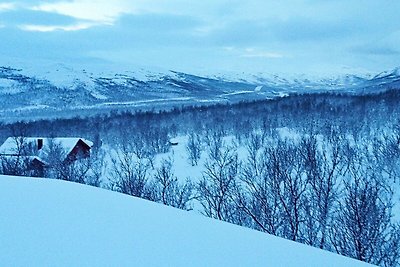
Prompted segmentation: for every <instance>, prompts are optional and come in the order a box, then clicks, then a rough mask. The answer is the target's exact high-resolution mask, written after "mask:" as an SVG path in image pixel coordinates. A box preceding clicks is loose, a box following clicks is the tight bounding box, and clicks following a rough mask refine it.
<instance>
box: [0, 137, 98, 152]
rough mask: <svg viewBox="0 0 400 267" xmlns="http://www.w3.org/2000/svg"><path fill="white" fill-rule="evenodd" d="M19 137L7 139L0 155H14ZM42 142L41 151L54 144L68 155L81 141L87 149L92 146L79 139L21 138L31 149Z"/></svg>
mask: <svg viewBox="0 0 400 267" xmlns="http://www.w3.org/2000/svg"><path fill="white" fill-rule="evenodd" d="M19 138H21V137H17V138H15V137H9V138H7V140H6V141H5V142H4V143H3V144H2V145H1V146H0V155H15V154H17V153H18V148H17V142H18V141H17V140H18V139H19ZM40 139H41V140H43V147H42V149H41V150H46V148H48V147H49V144H50V142H54V143H55V144H58V145H60V146H61V147H62V148H63V150H64V151H65V153H67V154H69V153H70V152H71V151H72V149H74V147H75V146H76V144H77V143H78V142H79V140H81V141H82V142H84V143H85V144H87V145H88V146H89V147H92V146H93V143H92V142H91V141H89V140H87V139H84V138H79V137H56V138H48V137H26V138H23V142H24V143H25V144H32V145H33V147H37V144H38V140H40Z"/></svg>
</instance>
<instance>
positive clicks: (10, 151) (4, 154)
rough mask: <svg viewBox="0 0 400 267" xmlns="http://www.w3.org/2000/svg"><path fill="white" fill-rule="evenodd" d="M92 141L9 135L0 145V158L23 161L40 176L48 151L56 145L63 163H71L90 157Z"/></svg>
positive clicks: (72, 138)
mask: <svg viewBox="0 0 400 267" xmlns="http://www.w3.org/2000/svg"><path fill="white" fill-rule="evenodd" d="M92 146H93V143H92V142H91V141H89V140H86V139H84V138H74V137H57V138H44V137H9V138H7V140H6V141H5V142H4V143H3V144H2V145H1V146H0V158H3V159H6V160H7V161H11V162H16V161H24V162H25V164H26V165H27V166H28V168H32V171H37V174H38V175H37V176H41V174H42V173H43V171H44V168H45V167H46V165H47V163H46V160H45V159H47V158H48V153H51V150H52V149H54V148H55V147H57V148H58V149H60V150H61V151H60V152H61V155H62V156H63V158H62V159H61V160H62V161H63V162H64V163H67V164H68V163H72V162H74V161H75V160H77V159H79V158H87V157H90V150H91V148H92Z"/></svg>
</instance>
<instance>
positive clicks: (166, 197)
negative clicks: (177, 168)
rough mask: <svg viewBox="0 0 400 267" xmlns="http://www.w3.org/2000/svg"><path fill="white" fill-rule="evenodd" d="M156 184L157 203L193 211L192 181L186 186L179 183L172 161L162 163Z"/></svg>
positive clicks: (158, 170)
mask: <svg viewBox="0 0 400 267" xmlns="http://www.w3.org/2000/svg"><path fill="white" fill-rule="evenodd" d="M155 183H156V184H155V186H154V187H153V189H155V190H156V191H157V194H158V196H157V199H156V201H159V202H161V203H163V204H164V205H168V206H172V207H175V208H179V209H183V210H191V209H192V207H191V203H190V202H191V200H193V185H192V183H191V182H190V180H186V182H185V183H184V184H181V183H179V181H178V178H177V177H176V176H175V175H174V174H173V170H172V160H171V159H166V160H163V161H162V163H161V166H160V167H159V168H158V169H157V170H156V175H155Z"/></svg>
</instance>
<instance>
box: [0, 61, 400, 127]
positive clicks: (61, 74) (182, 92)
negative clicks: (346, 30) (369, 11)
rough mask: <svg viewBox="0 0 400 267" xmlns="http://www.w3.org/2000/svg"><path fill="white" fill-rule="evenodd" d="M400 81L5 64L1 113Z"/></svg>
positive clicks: (389, 75) (396, 73) (390, 75)
mask: <svg viewBox="0 0 400 267" xmlns="http://www.w3.org/2000/svg"><path fill="white" fill-rule="evenodd" d="M399 86H400V70H399V69H395V70H393V71H391V72H382V73H380V74H378V75H375V76H372V75H350V74H348V75H340V76H335V77H308V76H306V75H291V76H280V75H277V74H262V73H257V74H252V75H245V74H236V75H226V74H225V75H213V76H210V75H202V76H198V75H192V74H187V73H182V72H176V71H165V70H151V71H148V70H146V69H143V68H135V70H134V71H129V70H128V71H122V70H120V69H118V68H114V67H110V68H109V69H108V68H107V67H103V69H98V68H97V69H96V70H94V69H93V68H91V69H87V68H82V67H69V66H66V65H64V64H50V65H45V66H32V67H24V68H22V69H21V68H14V67H8V66H5V67H0V106H1V107H2V108H1V109H0V116H1V117H2V118H3V120H6V119H20V118H34V117H35V116H39V117H40V116H43V114H47V115H48V114H53V115H54V116H61V114H66V113H68V114H69V115H71V116H72V115H75V116H76V115H79V114H81V113H82V112H83V111H85V112H89V111H92V112H105V111H107V110H110V109H141V110H143V109H168V108H171V107H173V106H177V105H178V106H180V105H206V104H210V103H226V102H229V103H234V102H238V101H250V100H258V99H269V98H276V97H281V96H285V95H288V94H292V93H311V92H324V91H341V92H351V93H374V92H379V91H381V90H386V89H392V88H398V87H399Z"/></svg>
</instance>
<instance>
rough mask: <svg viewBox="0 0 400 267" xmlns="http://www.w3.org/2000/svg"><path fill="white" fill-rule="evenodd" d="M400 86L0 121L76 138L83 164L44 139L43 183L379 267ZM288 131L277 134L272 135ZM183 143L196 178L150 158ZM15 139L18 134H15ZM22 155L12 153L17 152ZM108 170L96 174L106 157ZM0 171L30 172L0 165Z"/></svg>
mask: <svg viewBox="0 0 400 267" xmlns="http://www.w3.org/2000/svg"><path fill="white" fill-rule="evenodd" d="M399 101H400V91H398V90H389V91H387V92H382V93H379V94H369V95H351V94H332V93H321V94H306V95H291V96H288V97H283V98H279V99H271V100H263V101H255V102H243V103H238V104H232V105H228V104H226V105H212V106H207V107H179V108H175V109H173V110H170V111H165V112H163V111H158V112H135V113H131V112H126V111H124V112H119V111H118V110H116V111H114V112H112V113H110V114H108V115H101V116H96V115H93V116H91V117H84V118H83V117H82V118H74V119H55V120H40V121H31V122H30V121H21V122H18V123H13V124H2V125H0V136H1V138H0V139H1V140H5V139H6V138H7V137H9V136H14V137H15V138H16V140H19V142H20V144H21V147H22V148H23V147H24V145H23V143H24V139H23V137H24V136H43V137H60V136H63V137H64V136H78V137H83V138H87V139H89V140H92V141H93V142H94V147H93V149H92V150H93V151H92V156H91V157H90V158H89V159H84V160H81V161H79V160H78V161H76V162H74V163H72V164H71V163H70V164H68V165H67V164H65V163H63V162H62V160H61V154H62V151H59V150H60V149H59V147H57V145H56V144H55V145H54V146H53V147H52V149H51V151H49V153H48V158H47V159H45V161H46V162H48V168H47V170H46V173H45V174H44V176H45V177H49V178H56V179H63V180H69V181H75V182H80V183H86V184H90V185H94V186H101V187H104V188H108V189H111V190H115V191H119V192H122V193H125V194H130V195H133V196H137V197H142V198H146V199H149V200H152V201H156V202H160V203H164V204H166V205H170V206H174V207H177V208H181V209H184V210H193V209H198V210H200V211H201V212H202V213H203V214H204V215H206V216H209V217H212V218H216V219H219V220H224V221H228V222H231V223H235V224H238V225H242V226H246V227H250V228H253V229H257V230H259V231H263V232H266V233H269V234H273V235H277V236H281V237H284V238H287V239H291V240H293V241H297V242H301V243H305V244H308V245H312V246H315V247H319V248H322V249H326V250H329V251H332V252H336V253H339V254H342V255H346V256H350V257H353V258H356V259H359V260H362V261H366V262H370V263H373V264H377V265H380V266H397V265H398V264H399V260H400V224H399V218H398V217H396V212H395V211H396V210H398V208H399V207H398V206H399V195H398V194H399V190H398V187H399V186H398V185H399V183H400V181H399V180H400V165H399V163H400V162H399V159H400V120H399V118H400V117H399V115H400V105H399V104H398V103H399ZM282 128H284V129H286V131H287V132H289V133H290V134H288V135H286V136H283V135H282V134H281V132H280V129H282ZM176 136H186V137H187V142H186V143H185V148H186V151H185V153H186V158H187V160H188V162H189V163H190V165H192V166H196V165H201V173H199V174H195V175H196V176H197V177H199V178H198V179H190V177H189V178H188V179H186V178H187V177H177V176H176V175H175V173H174V162H173V161H172V160H171V159H169V158H168V157H167V158H164V159H163V160H161V161H159V162H157V161H156V160H155V157H156V155H159V154H162V153H168V152H169V151H170V150H171V145H172V142H171V139H172V138H174V137H176ZM18 138H19V139H18ZM23 153H25V152H24V150H23V149H21V157H22V156H23V155H24V154H23ZM107 157H108V158H109V165H107V167H106V170H104V162H105V161H107V160H105V158H107ZM1 172H2V173H5V174H14V175H32V172H31V170H30V169H29V168H28V166H27V164H26V162H24V161H23V160H21V161H20V163H16V162H15V161H11V162H10V160H9V159H7V158H2V159H1Z"/></svg>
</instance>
